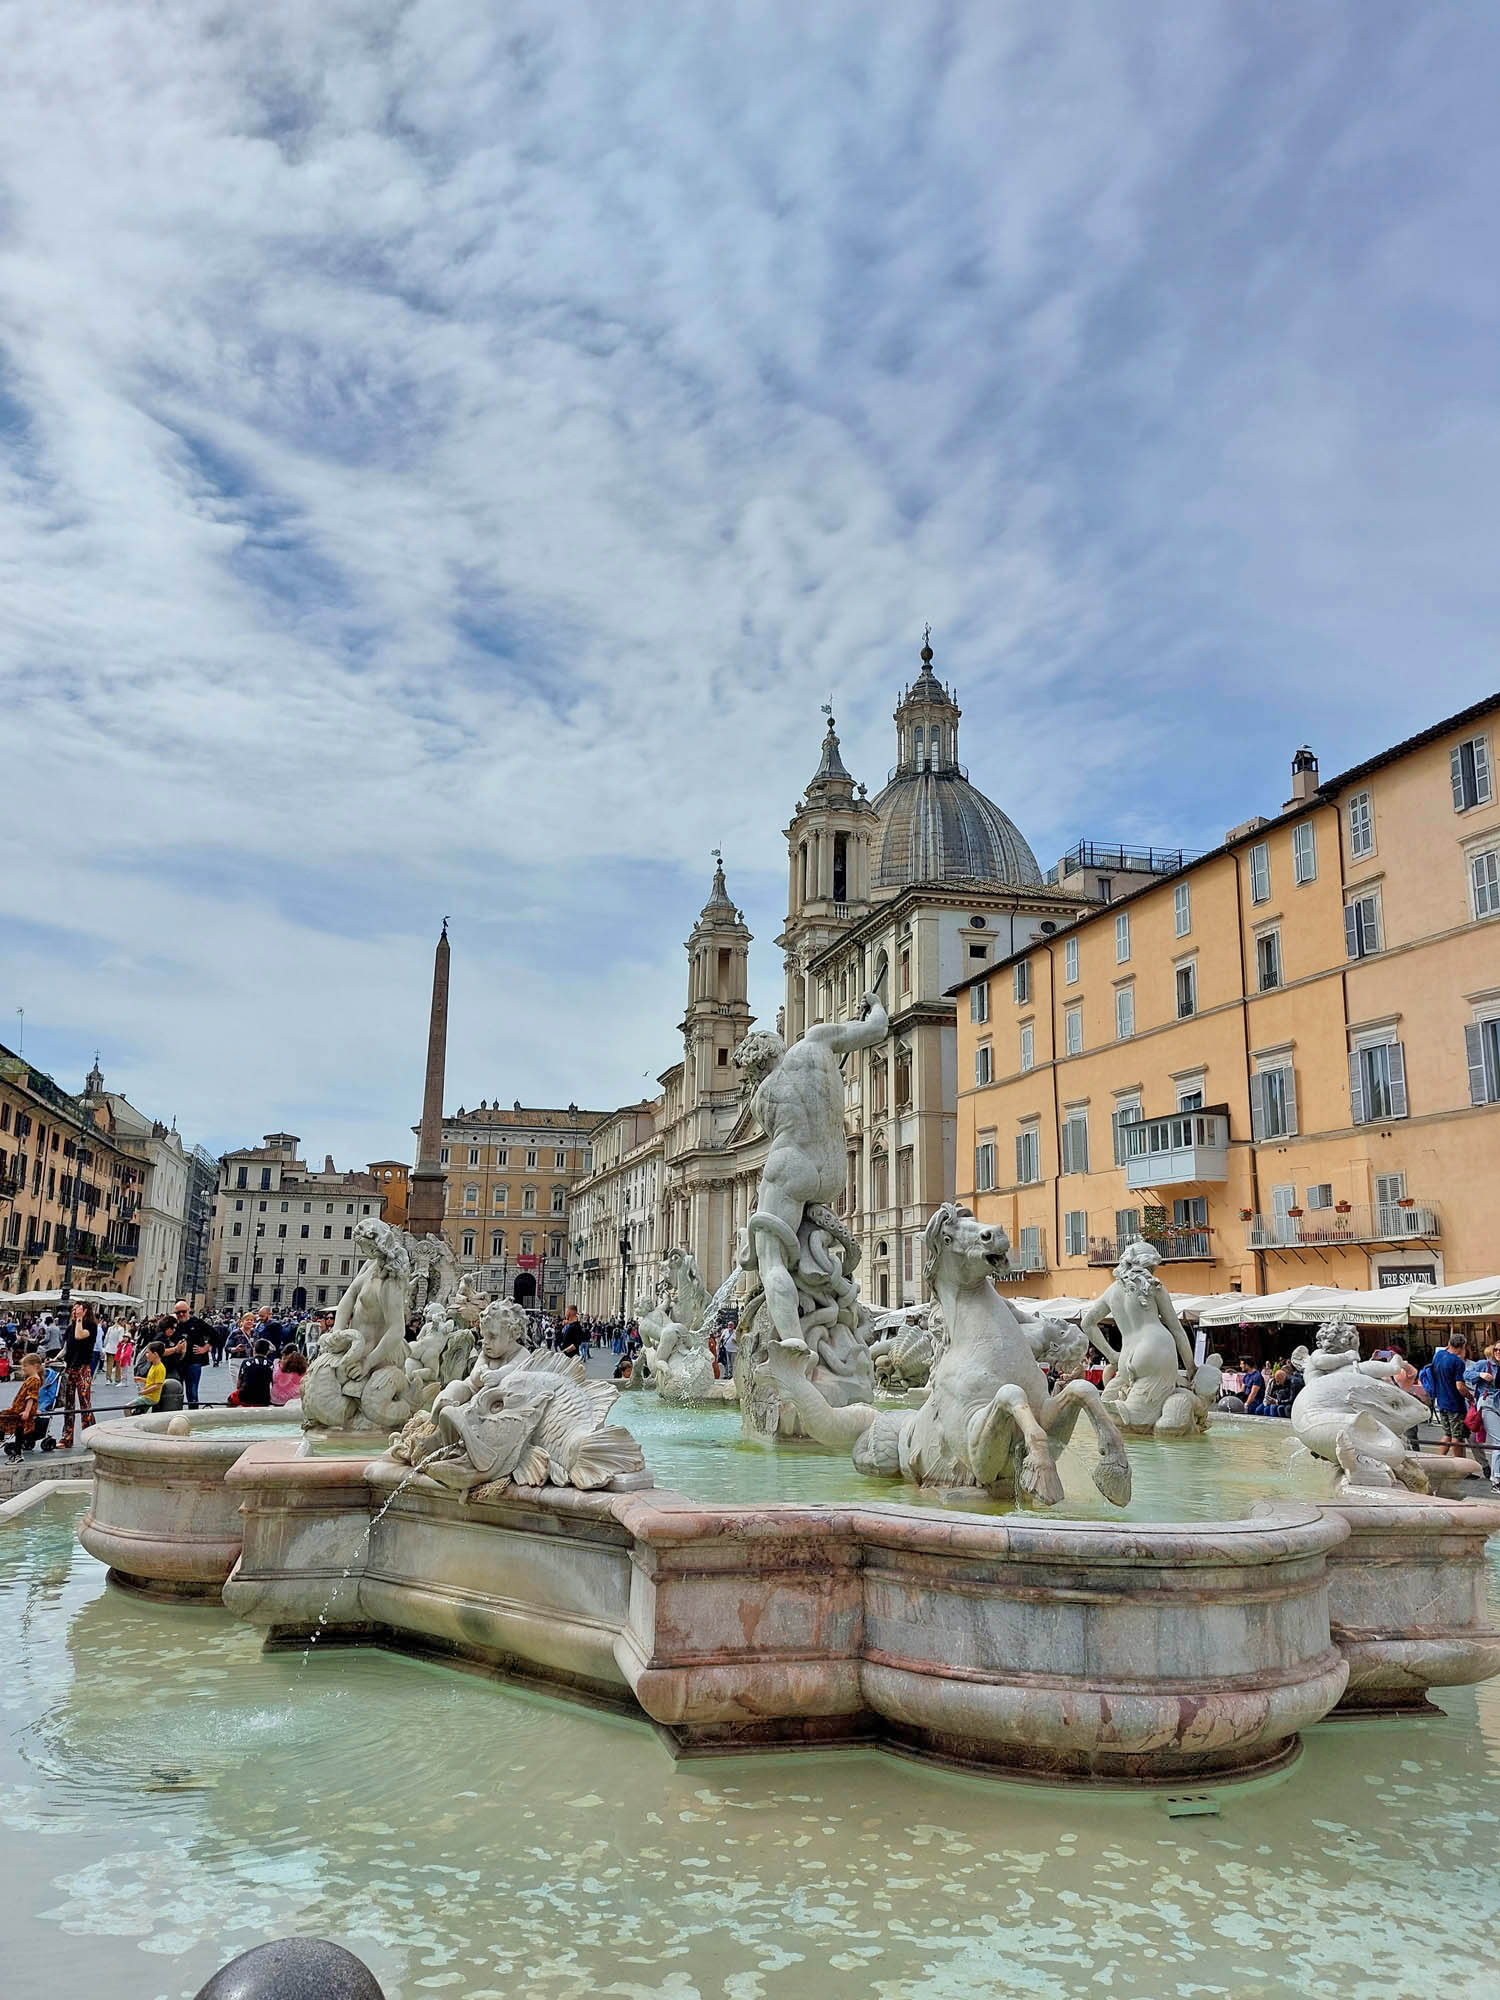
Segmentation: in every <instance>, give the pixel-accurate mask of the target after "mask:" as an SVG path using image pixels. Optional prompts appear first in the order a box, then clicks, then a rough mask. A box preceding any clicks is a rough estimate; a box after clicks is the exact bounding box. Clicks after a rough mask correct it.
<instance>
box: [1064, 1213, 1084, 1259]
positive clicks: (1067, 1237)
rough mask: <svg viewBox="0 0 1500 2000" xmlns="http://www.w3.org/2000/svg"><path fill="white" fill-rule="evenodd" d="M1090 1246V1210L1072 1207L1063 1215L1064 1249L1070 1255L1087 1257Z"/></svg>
mask: <svg viewBox="0 0 1500 2000" xmlns="http://www.w3.org/2000/svg"><path fill="white" fill-rule="evenodd" d="M1088 1247H1089V1218H1088V1211H1087V1210H1086V1209H1082V1208H1070V1209H1069V1210H1068V1211H1067V1213H1066V1214H1065V1215H1064V1216H1063V1249H1064V1251H1065V1252H1066V1253H1067V1255H1068V1256H1069V1257H1085V1256H1087V1255H1088Z"/></svg>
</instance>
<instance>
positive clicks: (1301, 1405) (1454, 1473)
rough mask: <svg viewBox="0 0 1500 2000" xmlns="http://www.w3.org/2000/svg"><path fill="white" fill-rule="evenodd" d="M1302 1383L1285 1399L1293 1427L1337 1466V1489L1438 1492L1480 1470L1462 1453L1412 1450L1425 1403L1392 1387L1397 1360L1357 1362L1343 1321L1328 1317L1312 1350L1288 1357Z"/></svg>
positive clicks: (1351, 1332) (1353, 1338)
mask: <svg viewBox="0 0 1500 2000" xmlns="http://www.w3.org/2000/svg"><path fill="white" fill-rule="evenodd" d="M1292 1360H1293V1363H1294V1364H1295V1365H1296V1366H1297V1367H1299V1368H1300V1369H1301V1370H1302V1388H1301V1390H1300V1391H1299V1392H1298V1394H1297V1396H1296V1397H1295V1399H1294V1400H1293V1403H1292V1414H1291V1422H1292V1430H1293V1432H1294V1433H1295V1435H1296V1437H1297V1439H1298V1441H1299V1443H1301V1444H1302V1445H1304V1446H1305V1447H1306V1449H1307V1450H1308V1451H1310V1452H1311V1453H1312V1454H1313V1456H1314V1457H1315V1458H1324V1459H1328V1460H1329V1461H1331V1462H1332V1463H1333V1464H1334V1465H1336V1466H1337V1467H1338V1468H1339V1481H1338V1487H1337V1490H1338V1491H1339V1492H1344V1491H1346V1490H1347V1489H1349V1488H1350V1487H1365V1486H1372V1487H1377V1488H1379V1487H1387V1488H1388V1487H1392V1486H1404V1487H1406V1488H1408V1489H1409V1490H1410V1491H1411V1492H1414V1493H1441V1492H1444V1491H1446V1490H1447V1489H1448V1488H1449V1487H1451V1486H1455V1485H1457V1484H1458V1483H1459V1482H1460V1481H1462V1480H1465V1479H1470V1478H1473V1477H1476V1476H1481V1477H1482V1476H1483V1468H1482V1467H1481V1466H1478V1465H1476V1464H1475V1463H1474V1461H1473V1460H1472V1459H1471V1458H1469V1457H1467V1456H1465V1457H1463V1458H1445V1457H1443V1456H1442V1455H1441V1454H1439V1453H1437V1452H1418V1451H1412V1450H1411V1449H1410V1448H1409V1447H1408V1445H1407V1442H1406V1439H1407V1435H1408V1433H1410V1432H1411V1431H1413V1430H1415V1429H1416V1427H1417V1425H1418V1424H1420V1423H1422V1422H1423V1421H1424V1420H1425V1418H1426V1416H1427V1405H1426V1404H1425V1403H1421V1402H1418V1400H1417V1398H1416V1397H1415V1396H1409V1395H1408V1394H1407V1393H1406V1391H1405V1390H1404V1389H1399V1388H1397V1386H1396V1381H1395V1378H1396V1376H1397V1375H1398V1374H1399V1373H1400V1371H1401V1367H1402V1364H1401V1363H1400V1362H1399V1361H1361V1360H1360V1358H1359V1333H1358V1330H1357V1329H1356V1328H1355V1327H1354V1326H1352V1325H1351V1324H1350V1323H1349V1322H1348V1321H1347V1320H1340V1319H1328V1320H1324V1322H1323V1324H1322V1325H1321V1326H1320V1327H1319V1328H1318V1330H1317V1332H1316V1334H1315V1335H1314V1336H1313V1351H1312V1352H1311V1353H1309V1352H1308V1350H1307V1349H1306V1348H1305V1347H1299V1348H1298V1349H1297V1350H1296V1352H1295V1353H1294V1354H1293V1356H1292Z"/></svg>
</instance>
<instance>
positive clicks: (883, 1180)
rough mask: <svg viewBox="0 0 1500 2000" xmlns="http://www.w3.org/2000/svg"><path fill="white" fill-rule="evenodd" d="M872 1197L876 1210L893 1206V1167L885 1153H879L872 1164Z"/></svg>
mask: <svg viewBox="0 0 1500 2000" xmlns="http://www.w3.org/2000/svg"><path fill="white" fill-rule="evenodd" d="M870 1183H871V1185H870V1195H871V1200H872V1202H873V1204H874V1206H875V1207H876V1208H879V1209H885V1208H889V1207H890V1205H891V1166H890V1161H889V1160H887V1158H886V1156H885V1154H884V1153H877V1154H876V1155H875V1157H874V1159H872V1160H871V1162H870Z"/></svg>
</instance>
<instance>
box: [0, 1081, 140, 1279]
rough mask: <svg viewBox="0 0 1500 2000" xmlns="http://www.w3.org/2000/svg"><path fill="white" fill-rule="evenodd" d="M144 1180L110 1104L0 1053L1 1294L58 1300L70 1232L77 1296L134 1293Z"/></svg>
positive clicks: (73, 1275) (137, 1158) (137, 1156)
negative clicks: (51, 1295)
mask: <svg viewBox="0 0 1500 2000" xmlns="http://www.w3.org/2000/svg"><path fill="white" fill-rule="evenodd" d="M75 1172H76V1173H77V1178H78V1190H77V1191H78V1211H77V1224H76V1227H75V1225H74V1222H73V1196H74V1177H75ZM148 1173H149V1165H148V1163H147V1162H146V1161H145V1160H143V1159H142V1158H141V1157H139V1155H138V1154H136V1153H135V1152H133V1151H132V1150H131V1148H130V1147H129V1146H128V1145H127V1144H126V1143H125V1140H124V1138H123V1136H121V1135H120V1134H118V1133H117V1131H116V1121H115V1117H114V1113H113V1112H112V1110H111V1108H110V1106H109V1105H108V1104H107V1103H106V1102H103V1101H100V1100H97V1099H95V1100H91V1099H90V1098H89V1097H88V1096H87V1095H83V1096H78V1097H75V1096H72V1095H70V1094H69V1092H67V1091H65V1090H64V1089H62V1087H61V1086H60V1085H59V1084H58V1083H56V1082H55V1081H54V1080H53V1079H52V1078H51V1077H50V1076H48V1075H47V1073H46V1072H45V1071H44V1070H40V1069H38V1068H36V1066H35V1065H34V1064H32V1063H29V1062H27V1061H26V1059H25V1057H24V1056H20V1055H17V1054H16V1053H15V1052H14V1051H13V1050H11V1049H7V1048H4V1047H0V1292H46V1291H56V1290H57V1289H58V1288H59V1287H60V1286H61V1284H62V1282H63V1278H64V1276H65V1275H66V1274H67V1271H68V1254H67V1253H68V1244H69V1237H70V1232H71V1237H72V1250H73V1259H72V1273H71V1275H72V1282H73V1285H74V1287H75V1288H76V1289H87V1290H91V1291H109V1292H123V1293H128V1292H129V1291H130V1288H131V1283H132V1281H133V1278H134V1276H135V1260H136V1253H137V1250H138V1249H139V1244H140V1214H141V1204H142V1199H143V1196H144V1193H145V1186H146V1180H147V1176H148Z"/></svg>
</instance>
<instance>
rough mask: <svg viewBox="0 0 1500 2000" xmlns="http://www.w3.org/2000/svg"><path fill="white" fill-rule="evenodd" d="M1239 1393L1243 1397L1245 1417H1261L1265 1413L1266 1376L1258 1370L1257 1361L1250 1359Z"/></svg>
mask: <svg viewBox="0 0 1500 2000" xmlns="http://www.w3.org/2000/svg"><path fill="white" fill-rule="evenodd" d="M1240 1394H1241V1395H1242V1396H1243V1397H1244V1399H1245V1415H1246V1416H1247V1417H1263V1416H1264V1415H1265V1414H1266V1378H1265V1376H1264V1375H1263V1374H1262V1373H1261V1371H1260V1364H1259V1362H1255V1361H1252V1362H1251V1363H1250V1365H1249V1367H1248V1368H1247V1369H1246V1370H1245V1379H1244V1383H1243V1385H1242V1387H1241V1389H1240Z"/></svg>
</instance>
